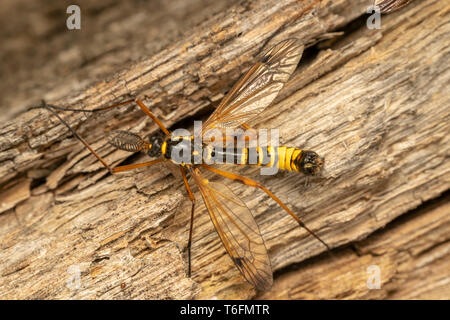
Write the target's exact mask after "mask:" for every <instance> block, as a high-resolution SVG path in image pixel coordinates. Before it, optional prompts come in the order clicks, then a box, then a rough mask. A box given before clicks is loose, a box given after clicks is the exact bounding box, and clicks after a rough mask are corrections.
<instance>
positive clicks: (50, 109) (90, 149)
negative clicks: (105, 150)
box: [41, 101, 112, 172]
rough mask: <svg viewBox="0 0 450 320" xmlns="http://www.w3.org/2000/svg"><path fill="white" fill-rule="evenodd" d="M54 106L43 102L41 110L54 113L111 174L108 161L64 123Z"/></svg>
mask: <svg viewBox="0 0 450 320" xmlns="http://www.w3.org/2000/svg"><path fill="white" fill-rule="evenodd" d="M53 107H54V106H50V105H48V104H47V103H46V102H45V101H42V106H41V108H45V109H47V110H48V111H50V112H51V113H53V115H54V116H55V117H57V118H58V120H59V121H61V123H62V124H64V125H65V126H66V127H67V128H68V129H69V130H70V131H71V132H72V134H73V135H74V136H75V137H76V138H77V139H78V140H80V141H81V142H82V143H83V144H84V146H85V147H86V148H88V150H89V151H90V152H91V153H92V154H93V155H94V156H95V157H96V158H97V159H98V161H100V162H101V163H102V164H103V165H104V166H105V168H106V169H108V170H109V172H112V169H111V167H110V166H109V165H108V164H107V163H106V161H105V160H103V158H102V157H100V155H98V154H97V152H95V151H94V149H92V147H91V146H90V145H89V144H88V143H87V142H86V140H84V139H83V138H82V137H81V136H80V135H79V134H78V133H77V132H76V131H75V130H74V129H72V127H71V126H69V124H68V123H67V122H66V121H64V120H63V119H62V118H61V117H60V116H59V115H58V114H57V113H56V112H55V111H54V110H53V109H52V108H53Z"/></svg>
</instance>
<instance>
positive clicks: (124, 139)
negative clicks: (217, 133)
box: [109, 131, 323, 175]
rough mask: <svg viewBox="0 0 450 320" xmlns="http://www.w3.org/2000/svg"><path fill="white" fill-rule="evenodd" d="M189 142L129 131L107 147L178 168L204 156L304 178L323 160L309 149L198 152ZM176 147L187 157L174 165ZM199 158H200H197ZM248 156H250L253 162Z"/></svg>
mask: <svg viewBox="0 0 450 320" xmlns="http://www.w3.org/2000/svg"><path fill="white" fill-rule="evenodd" d="M192 141H194V136H183V137H175V138H174V137H172V138H170V137H167V138H165V139H164V138H162V137H160V136H154V137H152V138H151V142H146V141H144V140H143V139H141V137H139V136H138V135H136V134H134V133H131V132H129V131H114V132H113V134H112V135H110V137H109V142H110V144H112V145H113V146H115V147H116V148H118V149H121V150H125V151H130V152H138V151H144V152H147V153H148V154H149V155H150V156H153V157H154V156H164V157H165V158H166V159H168V160H171V161H172V162H173V163H175V164H178V165H185V164H186V163H192V164H194V163H195V162H196V159H197V158H199V159H201V155H202V154H204V157H205V162H206V163H209V164H223V163H228V164H236V165H251V164H253V165H257V166H276V167H277V168H278V169H281V170H287V171H296V172H302V173H304V174H306V175H314V174H317V173H318V172H319V171H320V169H321V168H322V166H323V159H322V158H321V157H319V155H318V154H317V153H316V152H314V151H310V150H302V149H299V148H293V147H286V146H278V147H272V146H262V147H254V148H251V147H242V148H237V147H234V148H232V149H229V148H228V149H226V150H224V149H223V148H217V147H214V146H211V145H207V144H204V145H202V146H201V150H200V151H198V150H196V149H195V144H193V143H191V142H192ZM183 142H186V143H185V144H184V143H183ZM177 147H178V148H180V149H182V150H187V153H188V154H189V155H190V157H189V158H188V161H187V162H178V161H177V160H175V159H173V158H172V153H173V151H174V149H175V148H177ZM182 147H184V148H182ZM199 155H200V157H198V156H199ZM252 155H254V158H253V161H252V159H251V158H252V157H251V156H252ZM201 163H203V162H201Z"/></svg>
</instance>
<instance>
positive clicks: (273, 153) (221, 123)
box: [44, 39, 329, 290]
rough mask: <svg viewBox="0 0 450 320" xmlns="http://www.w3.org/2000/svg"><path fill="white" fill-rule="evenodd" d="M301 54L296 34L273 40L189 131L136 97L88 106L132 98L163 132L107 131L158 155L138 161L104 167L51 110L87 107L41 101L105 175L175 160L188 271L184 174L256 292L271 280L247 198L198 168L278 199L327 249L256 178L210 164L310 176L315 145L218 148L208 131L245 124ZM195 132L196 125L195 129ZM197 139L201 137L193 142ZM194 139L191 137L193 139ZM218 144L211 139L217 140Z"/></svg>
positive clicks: (126, 146) (315, 163) (115, 139)
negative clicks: (169, 123) (174, 129)
mask: <svg viewBox="0 0 450 320" xmlns="http://www.w3.org/2000/svg"><path fill="white" fill-rule="evenodd" d="M302 52H303V45H302V43H301V41H299V40H297V39H288V40H285V41H282V42H280V43H278V44H277V45H275V46H274V47H273V48H271V49H270V50H268V51H267V52H266V53H265V54H263V55H260V56H259V58H258V62H257V63H256V64H255V65H254V66H253V67H252V68H251V69H250V70H249V71H248V72H247V73H246V74H245V75H244V76H243V77H242V78H241V79H240V80H239V81H238V82H237V83H236V84H235V86H234V87H233V88H232V89H231V91H230V92H229V93H228V94H227V95H226V96H225V97H224V99H223V100H222V102H221V103H220V105H219V106H218V107H217V109H216V110H215V111H214V112H213V114H212V115H211V116H210V117H209V118H208V119H207V120H206V121H205V122H204V123H203V125H202V128H201V132H200V133H197V135H196V136H194V135H184V136H172V135H171V133H170V132H169V130H167V129H166V128H165V127H164V125H163V124H162V123H161V122H160V121H159V120H158V119H157V118H156V117H155V116H154V115H153V114H152V113H151V111H150V110H149V109H148V108H147V107H146V106H145V105H144V103H143V102H142V101H141V100H139V99H135V100H131V101H125V102H122V103H119V104H116V105H112V106H107V107H103V108H99V109H94V110H90V112H97V111H101V110H106V109H110V108H113V107H116V106H119V105H124V104H127V103H130V102H135V103H136V104H137V105H138V106H139V107H140V108H141V109H142V111H144V112H145V113H146V114H147V115H148V116H149V117H150V118H151V119H152V120H153V121H154V122H155V123H156V124H157V125H158V126H159V127H160V129H161V130H162V132H163V133H164V136H161V135H155V136H152V137H150V139H149V141H145V140H144V139H142V138H141V137H139V136H138V135H136V134H134V133H131V132H128V131H114V132H113V133H112V134H111V135H110V137H109V142H110V143H111V144H112V145H113V146H115V147H116V148H119V149H122V150H126V151H130V152H138V151H142V152H145V153H147V154H148V155H149V156H151V157H157V159H156V160H151V161H148V162H144V163H137V164H129V165H123V166H118V167H115V168H111V167H110V166H109V165H108V164H107V163H106V162H105V161H104V160H103V158H102V157H100V156H99V155H98V154H97V153H96V152H95V151H94V150H93V149H92V148H91V147H90V145H89V144H88V143H87V142H86V141H85V140H84V139H83V138H82V137H80V136H79V135H78V134H77V133H76V132H75V131H74V130H73V129H72V128H71V127H70V126H69V125H68V124H67V123H66V122H65V121H64V120H63V119H61V117H60V116H59V115H58V114H57V113H56V112H55V111H54V110H55V109H58V110H66V111H76V112H77V111H80V112H81V111H83V112H85V111H88V112H89V110H80V109H71V108H61V107H57V106H52V105H46V104H45V105H44V107H45V108H47V109H48V110H49V111H51V112H52V113H53V114H54V115H55V116H56V117H58V119H60V121H62V122H63V123H64V124H65V125H66V126H67V127H68V128H69V129H70V130H71V131H72V133H73V134H74V135H75V136H76V137H77V138H78V139H79V140H80V141H81V142H82V143H83V144H84V145H85V146H86V147H87V148H88V149H89V150H90V151H91V152H92V153H93V154H94V156H96V157H97V159H98V160H99V161H101V162H102V163H103V164H104V166H105V167H106V168H108V169H109V170H110V172H112V173H118V172H122V171H127V170H131V169H135V168H140V167H147V166H150V165H154V164H157V163H160V162H164V161H170V162H172V163H174V164H176V165H178V167H179V170H180V172H181V174H182V177H183V181H184V185H185V187H186V190H187V193H188V195H189V198H190V200H191V201H192V209H191V222H190V229H189V240H188V244H187V250H188V274H189V275H190V272H191V256H190V247H191V240H192V231H193V225H194V211H195V197H194V194H193V192H192V190H191V187H190V185H189V182H188V180H187V177H186V176H187V174H190V175H191V177H192V178H193V181H194V183H195V184H196V185H197V187H198V190H199V191H200V194H201V196H202V198H203V201H204V203H205V206H206V208H207V210H208V212H209V215H210V218H211V221H212V223H213V225H214V227H215V229H216V231H217V234H218V235H219V237H220V239H221V240H222V243H223V245H224V247H225V249H226V251H227V253H228V254H229V255H230V257H231V259H232V261H233V262H234V264H235V265H236V267H237V269H239V271H240V272H241V273H242V275H243V276H244V277H245V279H246V280H247V281H248V282H250V283H251V284H252V285H253V286H255V287H256V288H258V289H260V290H267V289H269V288H270V287H271V285H272V281H273V278H272V269H271V266H270V260H269V257H268V254H267V250H266V247H265V244H264V240H263V238H262V237H261V233H260V231H259V228H258V225H257V224H256V222H255V220H254V218H253V215H252V213H251V212H250V210H249V209H248V207H247V206H246V204H245V203H244V202H243V201H242V200H241V199H240V198H239V197H238V196H236V195H235V194H234V193H233V192H232V191H231V189H230V188H228V187H227V186H226V185H224V184H222V183H219V182H213V181H209V180H207V179H205V177H204V175H203V172H204V171H209V172H213V173H215V174H218V175H220V176H222V177H224V178H227V179H231V180H235V181H239V182H241V183H243V184H245V185H247V186H250V187H254V188H258V189H260V190H262V191H264V192H265V193H266V194H267V195H268V196H269V197H271V198H272V199H273V200H274V201H275V202H277V203H278V204H279V205H280V206H281V207H282V208H283V209H284V210H285V211H286V212H287V213H289V214H290V215H291V216H292V217H293V218H294V219H295V220H296V221H297V223H298V224H299V225H300V226H301V227H302V228H304V229H305V230H307V231H308V232H309V233H310V234H311V235H313V236H314V237H315V238H316V239H318V240H319V241H320V242H322V243H323V244H324V245H325V246H326V247H327V249H329V247H328V245H327V244H326V243H325V242H324V241H323V240H321V239H320V238H319V237H318V236H317V235H316V234H315V233H314V232H313V231H311V230H310V229H309V228H308V227H307V226H306V225H305V224H304V223H303V222H302V221H301V220H300V219H299V218H298V217H297V216H296V215H295V214H294V213H293V212H292V211H291V210H290V209H289V208H288V207H287V206H286V205H285V204H284V203H283V202H282V201H281V200H280V199H278V198H277V197H276V196H275V195H274V194H273V193H272V192H271V191H270V190H268V189H267V188H266V187H264V186H263V185H262V184H260V183H259V182H257V181H255V180H252V179H249V178H247V177H243V176H240V175H237V174H235V173H232V172H228V171H223V170H220V169H218V168H216V167H214V166H212V165H213V164H218V163H223V162H226V161H224V160H226V159H231V163H234V164H238V165H247V164H254V165H257V166H276V167H277V168H279V169H282V170H289V171H295V172H302V173H304V174H306V175H314V174H317V173H318V172H319V171H320V169H321V167H322V165H323V159H322V158H320V157H319V156H318V155H317V153H315V152H314V151H308V150H301V149H299V148H294V147H286V146H276V147H275V146H270V145H269V146H257V147H249V146H244V147H240V148H238V147H233V148H225V150H224V149H223V148H219V145H225V146H228V145H230V143H231V142H234V141H235V137H233V138H230V137H229V136H227V135H225V136H224V138H223V140H222V141H221V142H220V143H219V144H217V143H213V142H212V140H211V139H210V138H208V137H207V132H208V131H209V130H213V129H214V130H219V131H226V129H233V128H238V127H243V128H247V129H248V128H249V127H248V125H247V124H246V123H245V122H246V121H248V120H250V119H253V118H254V117H255V116H257V115H258V114H260V113H261V112H262V111H263V110H264V109H265V108H266V107H267V106H268V105H269V104H270V103H271V102H272V101H273V99H275V97H276V96H277V94H278V92H279V91H280V90H281V88H282V87H283V85H284V83H285V82H287V80H288V79H289V77H290V75H291V74H292V72H293V71H294V70H295V68H296V66H297V64H298V61H299V60H300V57H301V55H302ZM194 131H195V130H194ZM197 138H198V139H200V141H201V142H200V143H195V141H196V140H197ZM192 142H194V143H192ZM216 142H217V141H216ZM177 148H181V150H184V151H185V152H184V153H185V154H187V157H185V158H182V159H181V160H180V159H178V158H176V157H175V155H176V154H177V152H178V151H179V150H177Z"/></svg>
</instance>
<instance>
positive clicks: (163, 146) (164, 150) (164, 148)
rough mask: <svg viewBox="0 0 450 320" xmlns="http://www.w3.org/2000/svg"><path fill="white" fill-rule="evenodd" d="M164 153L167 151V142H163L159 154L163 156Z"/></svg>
mask: <svg viewBox="0 0 450 320" xmlns="http://www.w3.org/2000/svg"><path fill="white" fill-rule="evenodd" d="M166 151H167V141H164V142H163V144H162V145H161V153H162V154H163V155H165V154H166Z"/></svg>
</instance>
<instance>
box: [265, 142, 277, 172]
mask: <svg viewBox="0 0 450 320" xmlns="http://www.w3.org/2000/svg"><path fill="white" fill-rule="evenodd" d="M267 153H270V162H269V164H268V165H267V166H268V167H273V166H274V165H275V158H276V157H275V156H276V155H275V149H274V147H272V146H268V147H267Z"/></svg>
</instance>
